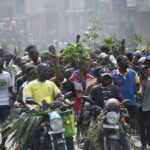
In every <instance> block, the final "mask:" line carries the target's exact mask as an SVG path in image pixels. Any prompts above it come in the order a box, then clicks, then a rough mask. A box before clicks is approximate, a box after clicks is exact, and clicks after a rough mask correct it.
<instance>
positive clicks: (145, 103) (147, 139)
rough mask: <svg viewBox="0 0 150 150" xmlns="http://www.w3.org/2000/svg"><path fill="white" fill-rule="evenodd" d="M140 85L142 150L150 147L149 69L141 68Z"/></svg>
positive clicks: (139, 103)
mask: <svg viewBox="0 0 150 150" xmlns="http://www.w3.org/2000/svg"><path fill="white" fill-rule="evenodd" d="M140 84H141V88H140V91H139V92H138V123H139V129H140V138H141V144H142V147H141V150H146V149H147V144H148V145H149V146H150V94H149V93H150V92H149V91H150V78H149V74H148V70H147V67H146V66H145V65H141V67H140Z"/></svg>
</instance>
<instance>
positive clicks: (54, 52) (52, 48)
mask: <svg viewBox="0 0 150 150" xmlns="http://www.w3.org/2000/svg"><path fill="white" fill-rule="evenodd" d="M48 50H49V52H50V53H52V54H56V49H55V47H54V46H53V45H51V46H50V47H49V48H48Z"/></svg>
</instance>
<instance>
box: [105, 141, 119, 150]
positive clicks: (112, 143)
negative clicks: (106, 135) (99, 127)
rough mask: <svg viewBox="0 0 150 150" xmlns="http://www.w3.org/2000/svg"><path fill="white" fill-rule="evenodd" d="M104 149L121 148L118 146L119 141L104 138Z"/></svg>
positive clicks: (117, 149) (116, 149) (114, 149)
mask: <svg viewBox="0 0 150 150" xmlns="http://www.w3.org/2000/svg"><path fill="white" fill-rule="evenodd" d="M105 142H106V143H105ZM104 150H122V148H121V146H120V143H119V141H117V140H111V139H109V140H108V139H106V140H104Z"/></svg>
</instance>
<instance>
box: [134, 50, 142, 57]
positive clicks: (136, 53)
mask: <svg viewBox="0 0 150 150" xmlns="http://www.w3.org/2000/svg"><path fill="white" fill-rule="evenodd" d="M133 56H136V57H142V52H141V51H139V50H137V51H135V52H133Z"/></svg>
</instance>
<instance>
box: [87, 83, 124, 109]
mask: <svg viewBox="0 0 150 150" xmlns="http://www.w3.org/2000/svg"><path fill="white" fill-rule="evenodd" d="M89 96H90V98H92V100H93V101H94V102H95V103H96V104H97V106H99V107H101V108H104V101H107V100H108V99H109V98H116V99H118V100H119V101H122V98H121V96H120V93H119V90H118V88H117V87H116V86H115V85H110V86H108V87H103V86H102V85H101V84H99V85H96V86H94V87H93V88H92V89H91V91H90V93H89Z"/></svg>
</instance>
